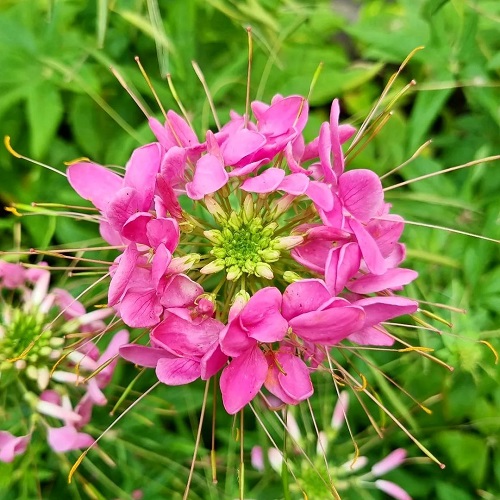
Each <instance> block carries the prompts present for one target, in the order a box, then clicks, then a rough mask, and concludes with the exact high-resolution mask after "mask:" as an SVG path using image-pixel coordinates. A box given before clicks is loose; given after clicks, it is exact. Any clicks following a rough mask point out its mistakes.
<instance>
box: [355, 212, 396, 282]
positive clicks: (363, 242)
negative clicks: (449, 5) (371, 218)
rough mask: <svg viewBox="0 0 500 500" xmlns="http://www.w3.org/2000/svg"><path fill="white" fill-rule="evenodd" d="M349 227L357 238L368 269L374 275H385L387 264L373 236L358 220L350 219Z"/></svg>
mask: <svg viewBox="0 0 500 500" xmlns="http://www.w3.org/2000/svg"><path fill="white" fill-rule="evenodd" d="M349 225H350V226H351V229H352V231H353V233H354V235H355V236H356V240H357V242H358V245H359V248H360V250H361V254H362V255H363V259H364V261H365V263H366V265H367V267H368V269H369V270H370V271H371V272H372V273H373V274H384V273H385V272H386V271H387V264H386V262H385V260H384V258H383V257H382V254H381V253H380V250H379V248H378V246H377V243H376V242H375V240H374V239H373V238H372V236H371V234H370V233H369V232H368V231H367V230H366V229H365V228H364V227H363V226H362V225H361V223H360V222H358V221H357V220H356V219H350V220H349Z"/></svg>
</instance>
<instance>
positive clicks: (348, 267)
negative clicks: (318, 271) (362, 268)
mask: <svg viewBox="0 0 500 500" xmlns="http://www.w3.org/2000/svg"><path fill="white" fill-rule="evenodd" d="M360 263H361V252H360V250H359V246H358V245H357V244H356V243H348V244H347V245H342V246H341V247H337V248H332V249H331V250H330V253H329V255H328V259H327V261H326V265H325V281H326V286H327V287H328V289H329V290H330V291H331V292H332V294H333V295H338V294H339V293H340V292H341V291H342V290H343V289H344V287H345V286H346V284H347V282H348V281H349V280H350V279H351V278H352V277H353V276H354V275H355V274H356V273H357V272H358V271H359V265H360Z"/></svg>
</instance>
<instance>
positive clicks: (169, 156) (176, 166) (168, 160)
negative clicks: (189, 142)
mask: <svg viewBox="0 0 500 500" xmlns="http://www.w3.org/2000/svg"><path fill="white" fill-rule="evenodd" d="M186 157H187V154H186V150H185V149H184V148H180V147H177V146H174V147H171V148H170V149H169V150H168V151H167V152H166V154H165V155H164V156H163V159H162V162H161V168H160V174H159V176H160V177H161V178H162V179H164V180H165V181H166V182H167V183H170V184H171V185H175V184H177V183H178V182H179V181H180V180H181V179H182V178H183V177H184V170H185V168H186Z"/></svg>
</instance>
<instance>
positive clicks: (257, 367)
mask: <svg viewBox="0 0 500 500" xmlns="http://www.w3.org/2000/svg"><path fill="white" fill-rule="evenodd" d="M266 374H267V361H266V358H265V356H264V354H263V353H262V351H261V350H260V348H259V347H258V346H255V347H253V348H252V349H249V350H248V351H246V352H245V353H244V354H242V355H241V356H238V357H237V358H233V360H232V361H231V363H229V365H228V366H226V368H224V371H223V372H222V375H221V377H220V390H221V393H222V403H223V404H224V408H225V409H226V411H227V412H228V413H229V414H230V415H234V414H235V413H237V412H238V411H239V410H241V409H242V408H243V407H244V406H245V405H246V404H248V403H249V402H250V401H251V400H252V399H253V398H254V397H255V396H256V395H257V393H258V392H259V391H260V388H261V387H262V384H263V383H264V380H265V379H266Z"/></svg>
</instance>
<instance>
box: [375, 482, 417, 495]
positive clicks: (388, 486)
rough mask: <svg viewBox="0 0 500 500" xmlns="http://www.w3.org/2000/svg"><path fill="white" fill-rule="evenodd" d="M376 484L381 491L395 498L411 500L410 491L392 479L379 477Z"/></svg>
mask: <svg viewBox="0 0 500 500" xmlns="http://www.w3.org/2000/svg"><path fill="white" fill-rule="evenodd" d="M375 486H376V487H377V488H378V489H379V490H380V491H383V492H384V493H387V494H388V495H389V496H391V497H392V498H395V499H396V500H411V496H410V495H408V493H407V492H406V491H405V490H404V489H403V488H401V486H398V485H397V484H395V483H393V482H391V481H386V480H385V479H377V480H376V481H375Z"/></svg>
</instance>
